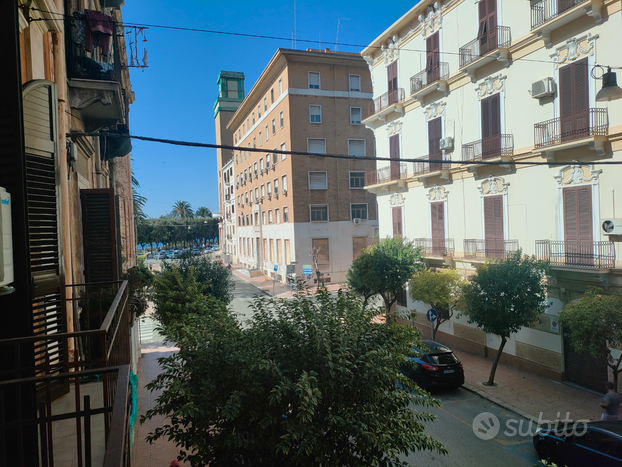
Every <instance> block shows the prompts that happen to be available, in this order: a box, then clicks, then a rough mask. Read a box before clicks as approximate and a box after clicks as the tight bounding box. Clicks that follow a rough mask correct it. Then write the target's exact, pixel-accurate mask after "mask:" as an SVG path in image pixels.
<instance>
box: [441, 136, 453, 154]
mask: <svg viewBox="0 0 622 467" xmlns="http://www.w3.org/2000/svg"><path fill="white" fill-rule="evenodd" d="M439 146H440V148H441V149H442V150H443V151H451V150H452V149H453V148H454V139H453V138H452V137H451V136H447V137H445V138H441V139H440V140H439Z"/></svg>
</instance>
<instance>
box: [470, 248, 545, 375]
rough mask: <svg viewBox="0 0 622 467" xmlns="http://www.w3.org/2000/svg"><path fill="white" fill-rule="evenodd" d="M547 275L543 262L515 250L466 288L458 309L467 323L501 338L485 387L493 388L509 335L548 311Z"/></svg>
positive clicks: (486, 268) (479, 271)
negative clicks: (460, 309) (464, 316)
mask: <svg viewBox="0 0 622 467" xmlns="http://www.w3.org/2000/svg"><path fill="white" fill-rule="evenodd" d="M548 273H549V264H548V263H547V262H546V261H539V260H536V259H535V257H534V256H523V254H522V250H518V251H517V252H516V253H514V254H512V255H509V256H508V257H507V258H506V259H503V260H498V261H490V262H486V263H485V264H483V265H481V266H480V267H478V269H477V272H476V274H475V275H474V276H473V277H471V280H470V281H469V282H468V283H467V284H465V286H464V288H463V300H462V303H461V307H462V310H463V312H464V314H465V315H466V316H467V318H468V321H469V323H475V324H476V325H477V327H478V328H480V329H482V330H483V331H485V332H486V333H490V334H496V335H497V336H499V337H501V345H500V346H499V349H498V351H497V355H496V356H495V359H494V362H493V364H492V368H491V370H490V377H489V378H488V382H487V383H485V384H487V385H489V386H492V385H494V381H495V372H496V371H497V364H498V363H499V359H500V358H501V354H502V353H503V348H504V347H505V344H506V343H507V340H508V339H509V337H510V335H511V334H514V333H517V332H518V331H519V330H520V329H521V328H522V327H524V326H528V325H529V324H531V323H533V322H534V321H536V320H537V319H538V318H539V317H540V315H542V314H543V313H544V312H545V311H546V309H547V308H548V304H547V302H546V290H547V285H546V281H547V275H548Z"/></svg>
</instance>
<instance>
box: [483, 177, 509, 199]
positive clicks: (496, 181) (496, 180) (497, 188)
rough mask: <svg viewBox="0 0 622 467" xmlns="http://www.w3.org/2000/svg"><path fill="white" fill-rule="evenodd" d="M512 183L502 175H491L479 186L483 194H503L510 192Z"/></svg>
mask: <svg viewBox="0 0 622 467" xmlns="http://www.w3.org/2000/svg"><path fill="white" fill-rule="evenodd" d="M508 186H510V184H509V183H508V182H506V181H505V180H504V179H503V178H501V177H494V176H492V175H491V176H490V177H488V178H487V179H485V180H484V181H482V183H481V185H480V186H478V187H477V189H478V190H479V193H480V194H481V195H482V196H486V195H503V194H506V193H507V192H508Z"/></svg>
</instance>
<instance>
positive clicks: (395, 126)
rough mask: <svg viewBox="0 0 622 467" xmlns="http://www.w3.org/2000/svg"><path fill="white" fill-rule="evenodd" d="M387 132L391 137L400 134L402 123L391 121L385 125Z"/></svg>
mask: <svg viewBox="0 0 622 467" xmlns="http://www.w3.org/2000/svg"><path fill="white" fill-rule="evenodd" d="M387 132H388V133H389V136H391V135H397V134H399V133H401V132H402V122H400V121H397V120H396V121H393V122H391V123H388V124H387Z"/></svg>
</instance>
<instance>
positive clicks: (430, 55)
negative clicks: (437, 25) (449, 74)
mask: <svg viewBox="0 0 622 467" xmlns="http://www.w3.org/2000/svg"><path fill="white" fill-rule="evenodd" d="M425 49H426V73H427V78H428V79H427V84H430V83H433V82H434V81H437V80H438V79H439V78H440V68H439V62H440V46H439V39H438V32H435V33H434V34H432V35H431V36H430V37H428V38H427V39H426V42H425Z"/></svg>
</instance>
